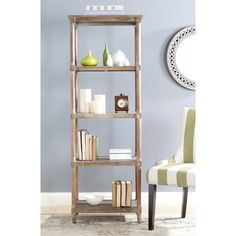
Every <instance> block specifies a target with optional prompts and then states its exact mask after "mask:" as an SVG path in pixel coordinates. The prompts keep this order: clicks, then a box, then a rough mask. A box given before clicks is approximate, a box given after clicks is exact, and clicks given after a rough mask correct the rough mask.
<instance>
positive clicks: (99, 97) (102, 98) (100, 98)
mask: <svg viewBox="0 0 236 236" xmlns="http://www.w3.org/2000/svg"><path fill="white" fill-rule="evenodd" d="M94 100H95V101H101V102H102V110H101V112H102V113H103V114H105V113H106V95H105V94H96V95H94Z"/></svg>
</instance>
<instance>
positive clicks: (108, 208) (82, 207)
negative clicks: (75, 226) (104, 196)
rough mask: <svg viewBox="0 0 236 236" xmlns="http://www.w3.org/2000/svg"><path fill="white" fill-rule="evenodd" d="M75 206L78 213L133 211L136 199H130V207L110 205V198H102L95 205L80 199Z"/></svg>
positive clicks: (135, 208) (135, 209)
mask: <svg viewBox="0 0 236 236" xmlns="http://www.w3.org/2000/svg"><path fill="white" fill-rule="evenodd" d="M77 206H78V213H135V212H136V211H137V203H136V200H132V203H131V207H112V201H111V200H104V201H103V202H102V203H100V204H99V205H95V206H92V205H89V204H88V203H87V202H86V201H84V200H80V201H79V202H78V203H77Z"/></svg>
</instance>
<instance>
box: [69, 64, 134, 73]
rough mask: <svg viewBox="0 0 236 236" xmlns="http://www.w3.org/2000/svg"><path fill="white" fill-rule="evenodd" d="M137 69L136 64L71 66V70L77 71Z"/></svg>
mask: <svg viewBox="0 0 236 236" xmlns="http://www.w3.org/2000/svg"><path fill="white" fill-rule="evenodd" d="M137 69H139V68H136V67H135V66H73V65H71V66H70V70H71V71H76V72H116V71H117V72H127V71H136V70H137Z"/></svg>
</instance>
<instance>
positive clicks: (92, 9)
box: [85, 5, 125, 15]
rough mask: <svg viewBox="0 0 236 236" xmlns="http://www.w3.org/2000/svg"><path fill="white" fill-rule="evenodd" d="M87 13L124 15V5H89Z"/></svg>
mask: <svg viewBox="0 0 236 236" xmlns="http://www.w3.org/2000/svg"><path fill="white" fill-rule="evenodd" d="M85 9H86V10H85V14H86V15H122V14H124V13H125V12H124V6H123V5H87V6H86V8H85Z"/></svg>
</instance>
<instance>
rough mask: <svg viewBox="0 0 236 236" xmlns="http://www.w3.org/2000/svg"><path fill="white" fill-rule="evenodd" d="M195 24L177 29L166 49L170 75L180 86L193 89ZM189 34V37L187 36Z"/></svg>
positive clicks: (194, 85)
mask: <svg viewBox="0 0 236 236" xmlns="http://www.w3.org/2000/svg"><path fill="white" fill-rule="evenodd" d="M194 35H195V26H188V27H186V28H184V29H181V30H180V31H178V32H177V33H176V34H175V35H174V37H173V38H172V39H171V41H170V43H169V45H168V49H167V65H168V69H169V71H170V74H171V76H172V77H173V78H174V79H175V81H176V82H177V83H179V84H180V85H181V86H183V87H185V88H187V89H191V90H195V87H196V82H195V81H194V80H191V79H190V78H192V74H194V73H193V72H194V68H195V66H194V65H195V63H194V55H196V54H195V49H196V47H195V36H194ZM189 36H191V37H189Z"/></svg>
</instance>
